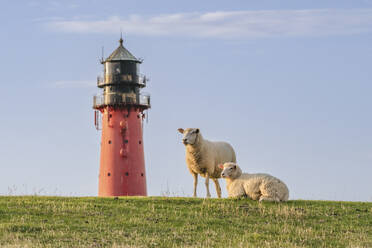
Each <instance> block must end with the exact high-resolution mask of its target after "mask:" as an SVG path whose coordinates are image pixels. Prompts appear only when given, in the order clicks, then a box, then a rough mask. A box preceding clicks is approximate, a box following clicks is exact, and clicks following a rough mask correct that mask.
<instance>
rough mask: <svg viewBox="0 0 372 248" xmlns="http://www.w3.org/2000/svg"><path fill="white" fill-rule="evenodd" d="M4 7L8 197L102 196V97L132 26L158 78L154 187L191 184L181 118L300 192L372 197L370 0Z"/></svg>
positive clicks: (295, 194)
mask: <svg viewBox="0 0 372 248" xmlns="http://www.w3.org/2000/svg"><path fill="white" fill-rule="evenodd" d="M1 5H2V8H1V9H2V10H1V15H0V20H1V23H2V25H1V26H0V35H1V39H0V45H1V54H2V60H1V62H0V63H1V66H0V68H1V70H0V71H1V72H2V87H3V89H4V91H3V94H2V97H1V98H0V99H1V100H0V102H1V104H2V106H3V108H2V118H1V129H0V137H1V139H0V150H1V154H0V165H1V168H2V173H1V175H0V194H2V195H8V194H46V195H67V196H80V195H83V196H85V195H97V186H98V168H99V140H100V133H99V132H97V131H96V130H95V128H94V125H93V110H92V97H93V95H94V94H97V93H99V90H98V88H97V87H96V76H97V75H99V74H101V71H102V68H101V65H100V64H99V58H100V56H101V47H102V46H104V49H105V56H108V55H109V53H111V51H113V50H114V49H115V48H116V47H117V46H118V39H119V37H120V29H122V31H123V35H124V45H125V47H126V48H127V49H128V50H130V51H131V52H132V53H133V54H134V55H135V56H137V57H140V58H143V59H144V63H143V64H142V67H141V71H142V73H144V74H146V75H147V76H148V77H150V79H151V81H150V82H149V84H148V87H147V88H146V89H145V91H146V92H148V93H150V94H151V97H152V99H151V101H152V109H151V110H150V111H149V120H148V123H146V124H145V130H144V136H145V140H144V144H145V156H146V170H147V181H148V192H149V194H150V195H178V196H190V195H191V194H192V177H191V175H190V174H189V172H188V170H187V169H186V164H185V161H184V147H183V145H182V143H181V142H180V140H181V137H180V135H179V134H178V133H177V128H179V127H184V128H185V127H199V128H200V129H201V132H202V133H203V135H204V137H205V138H207V139H210V140H225V141H228V142H230V143H231V144H232V145H233V147H234V148H235V150H236V153H237V159H238V163H239V164H240V166H241V167H242V168H243V170H244V171H247V172H266V173H271V174H273V175H275V176H277V177H279V178H281V179H283V180H284V181H285V182H286V183H287V184H288V186H289V189H290V198H292V199H324V200H325V199H328V200H350V201H372V180H371V179H370V178H371V175H372V128H371V127H372V117H371V114H370V112H371V106H372V98H371V95H372V80H371V79H372V70H371V62H372V45H371V44H372V1H370V0H352V1H351V0H349V1H346V0H341V1H340V0H337V1H329V0H322V1H280V2H279V1H274V0H261V1H193V0H191V1H182V2H180V1H177V2H176V1H95V0H91V1H37V0H36V1H3V2H2V3H1ZM221 183H222V185H223V188H224V187H225V184H224V183H223V182H222V181H221ZM210 187H211V192H212V195H214V196H215V195H216V193H215V191H214V187H213V185H210ZM198 194H199V196H204V195H205V189H204V183H203V180H200V181H199V190H198ZM223 195H224V196H226V190H225V189H224V190H223Z"/></svg>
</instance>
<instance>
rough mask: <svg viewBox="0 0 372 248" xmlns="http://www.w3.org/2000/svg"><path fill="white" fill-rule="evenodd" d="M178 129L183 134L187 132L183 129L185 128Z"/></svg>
mask: <svg viewBox="0 0 372 248" xmlns="http://www.w3.org/2000/svg"><path fill="white" fill-rule="evenodd" d="M177 130H178V132H180V133H182V134H183V132H185V130H183V128H178V129H177Z"/></svg>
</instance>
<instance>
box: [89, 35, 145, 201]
mask: <svg viewBox="0 0 372 248" xmlns="http://www.w3.org/2000/svg"><path fill="white" fill-rule="evenodd" d="M141 63H142V60H140V59H137V58H136V57H134V56H133V55H132V54H131V53H130V52H129V51H128V50H127V49H126V48H125V47H124V46H123V39H122V38H120V40H119V47H118V48H117V49H116V50H115V51H113V52H112V54H111V55H110V56H109V57H108V58H107V59H105V60H104V59H103V58H102V60H101V64H103V67H104V72H103V76H99V77H97V86H98V88H100V89H101V90H103V92H102V94H100V95H96V96H94V98H93V109H94V110H95V111H94V113H95V115H94V116H95V118H94V120H95V126H96V128H97V129H98V130H101V131H102V137H101V154H100V168H99V186H98V196H134V195H137V196H146V195H147V189H146V172H145V158H144V147H143V146H144V142H143V137H142V132H143V131H142V128H143V121H144V118H145V113H144V111H145V110H146V109H149V108H150V96H149V95H146V94H143V93H141V90H142V89H143V88H144V87H146V83H147V79H146V76H144V75H142V74H140V64H141Z"/></svg>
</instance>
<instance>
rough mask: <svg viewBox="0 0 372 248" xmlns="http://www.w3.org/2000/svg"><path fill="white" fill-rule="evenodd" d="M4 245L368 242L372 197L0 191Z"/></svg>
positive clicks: (369, 244) (371, 237) (371, 242)
mask: <svg viewBox="0 0 372 248" xmlns="http://www.w3.org/2000/svg"><path fill="white" fill-rule="evenodd" d="M0 246H1V247H372V203H363V202H328V201H289V202H287V203H282V204H275V203H258V202H255V201H251V200H248V199H194V198H168V197H145V198H140V197H120V198H118V199H117V198H116V199H115V198H93V197H82V198H77V197H40V196H19V197H18V196H17V197H16V196H9V197H6V196H2V197H0Z"/></svg>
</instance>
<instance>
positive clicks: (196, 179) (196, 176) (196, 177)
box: [192, 173, 198, 197]
mask: <svg viewBox="0 0 372 248" xmlns="http://www.w3.org/2000/svg"><path fill="white" fill-rule="evenodd" d="M192 176H193V177H194V194H193V197H196V187H197V185H198V174H197V173H192Z"/></svg>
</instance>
